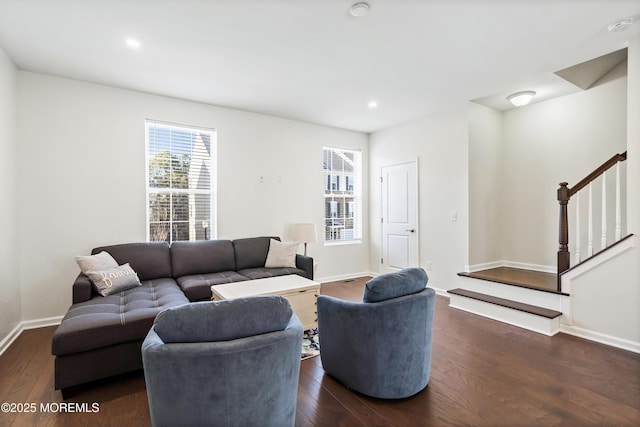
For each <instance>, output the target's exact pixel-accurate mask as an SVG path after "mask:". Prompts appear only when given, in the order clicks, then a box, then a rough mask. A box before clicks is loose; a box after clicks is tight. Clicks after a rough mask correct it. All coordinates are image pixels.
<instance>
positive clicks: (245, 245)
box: [233, 237, 280, 271]
mask: <svg viewBox="0 0 640 427" xmlns="http://www.w3.org/2000/svg"><path fill="white" fill-rule="evenodd" d="M271 239H275V240H280V238H279V237H250V238H247V239H236V240H234V241H233V249H234V251H235V255H236V270H237V271H240V270H244V269H245V268H256V267H264V264H265V262H266V261H267V254H268V253H269V242H270V240H271Z"/></svg>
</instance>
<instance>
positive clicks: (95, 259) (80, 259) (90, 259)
mask: <svg viewBox="0 0 640 427" xmlns="http://www.w3.org/2000/svg"><path fill="white" fill-rule="evenodd" d="M76 263H78V267H80V270H82V272H83V273H84V274H87V271H102V270H106V269H108V268H114V267H117V266H118V263H117V262H116V260H115V259H113V257H112V256H111V254H110V253H109V252H106V251H102V252H100V253H99V254H95V255H86V256H84V255H78V256H77V257H76Z"/></svg>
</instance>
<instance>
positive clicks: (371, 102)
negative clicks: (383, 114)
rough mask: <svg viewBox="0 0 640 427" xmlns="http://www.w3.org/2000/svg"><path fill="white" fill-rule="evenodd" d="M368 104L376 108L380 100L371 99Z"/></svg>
mask: <svg viewBox="0 0 640 427" xmlns="http://www.w3.org/2000/svg"><path fill="white" fill-rule="evenodd" d="M367 106H368V107H369V108H371V109H374V108H376V107H377V106H378V102H377V101H369V103H368V104H367Z"/></svg>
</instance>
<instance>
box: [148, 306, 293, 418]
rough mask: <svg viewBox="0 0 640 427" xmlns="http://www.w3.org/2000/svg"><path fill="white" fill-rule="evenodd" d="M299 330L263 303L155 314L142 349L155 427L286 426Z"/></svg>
mask: <svg viewBox="0 0 640 427" xmlns="http://www.w3.org/2000/svg"><path fill="white" fill-rule="evenodd" d="M302 333H303V330H302V325H301V323H300V321H299V320H298V317H297V316H296V315H295V313H294V312H293V310H292V309H291V306H290V305H289V302H288V301H287V300H286V299H285V298H282V297H277V296H263V297H251V298H240V299H235V300H227V301H215V302H197V303H193V304H186V305H182V306H179V307H173V308H169V309H167V310H164V311H162V312H160V313H159V314H158V316H157V317H156V319H155V322H154V325H153V327H152V328H151V330H150V331H149V333H148V335H147V337H146V339H145V340H144V342H143V344H142V361H143V366H144V377H145V381H146V385H147V395H148V398H149V409H150V411H151V423H152V424H153V425H154V426H163V425H167V426H175V425H188V426H196V425H197V426H205V425H206V426H243V427H246V426H261V427H262V426H277V427H282V426H293V425H294V424H295V415H296V402H297V394H298V376H299V373H300V352H301V345H302Z"/></svg>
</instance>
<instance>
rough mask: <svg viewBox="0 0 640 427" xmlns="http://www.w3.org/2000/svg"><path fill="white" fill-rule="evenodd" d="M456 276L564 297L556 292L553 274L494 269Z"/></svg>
mask: <svg viewBox="0 0 640 427" xmlns="http://www.w3.org/2000/svg"><path fill="white" fill-rule="evenodd" d="M458 276H462V277H471V278H474V279H480V280H486V281H489V282H495V283H502V284H504V285H511V286H518V287H521V288H528V289H535V290H537V291H543V292H550V293H554V294H563V295H566V294H564V293H562V292H558V290H557V288H558V284H557V283H558V276H557V275H556V274H554V273H545V272H541V271H535V270H526V269H522V268H512V267H496V268H490V269H487V270H481V271H474V272H472V273H466V272H463V273H458Z"/></svg>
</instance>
